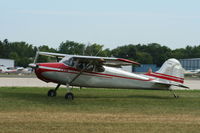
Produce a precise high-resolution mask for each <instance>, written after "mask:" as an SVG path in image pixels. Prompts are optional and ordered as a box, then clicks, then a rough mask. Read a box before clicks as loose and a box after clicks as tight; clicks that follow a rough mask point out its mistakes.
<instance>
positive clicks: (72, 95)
mask: <svg viewBox="0 0 200 133" xmlns="http://www.w3.org/2000/svg"><path fill="white" fill-rule="evenodd" d="M65 99H66V100H73V99H74V94H73V93H71V92H69V93H67V94H66V95H65Z"/></svg>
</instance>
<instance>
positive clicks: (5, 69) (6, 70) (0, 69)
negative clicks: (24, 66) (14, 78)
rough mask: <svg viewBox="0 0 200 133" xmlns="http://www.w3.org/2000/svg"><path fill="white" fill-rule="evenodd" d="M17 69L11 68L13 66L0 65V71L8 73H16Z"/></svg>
mask: <svg viewBox="0 0 200 133" xmlns="http://www.w3.org/2000/svg"><path fill="white" fill-rule="evenodd" d="M17 71H18V70H17V69H13V68H8V67H6V66H4V65H0V73H7V74H10V73H17Z"/></svg>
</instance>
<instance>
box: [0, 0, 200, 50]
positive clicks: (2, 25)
mask: <svg viewBox="0 0 200 133" xmlns="http://www.w3.org/2000/svg"><path fill="white" fill-rule="evenodd" d="M5 38H7V39H8V40H9V41H11V42H14V41H25V42H27V43H29V44H34V45H35V46H40V45H49V46H50V47H53V48H58V46H59V44H60V43H61V42H63V41H66V40H71V41H75V42H79V43H84V44H91V43H97V44H103V45H104V47H105V48H110V49H113V48H116V47H118V46H122V45H127V44H139V43H140V44H148V43H159V44H161V45H165V46H168V47H170V48H172V49H175V48H184V47H186V46H187V45H192V46H194V45H200V1H199V0H0V40H4V39H5Z"/></svg>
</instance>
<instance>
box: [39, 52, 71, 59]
mask: <svg viewBox="0 0 200 133" xmlns="http://www.w3.org/2000/svg"><path fill="white" fill-rule="evenodd" d="M37 54H39V55H44V56H50V57H58V58H63V57H65V56H67V54H60V53H50V52H38V53H37Z"/></svg>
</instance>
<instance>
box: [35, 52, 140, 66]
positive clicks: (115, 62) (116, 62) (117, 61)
mask: <svg viewBox="0 0 200 133" xmlns="http://www.w3.org/2000/svg"><path fill="white" fill-rule="evenodd" d="M39 55H44V56H50V57H56V58H64V57H70V58H73V59H78V60H79V61H80V62H93V63H94V62H95V63H101V64H103V65H106V66H113V67H120V66H126V65H133V64H134V65H140V63H138V62H135V61H131V60H127V59H123V58H113V57H97V56H79V55H68V54H60V53H51V52H40V51H39V52H37V54H36V59H37V57H38V56H39Z"/></svg>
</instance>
